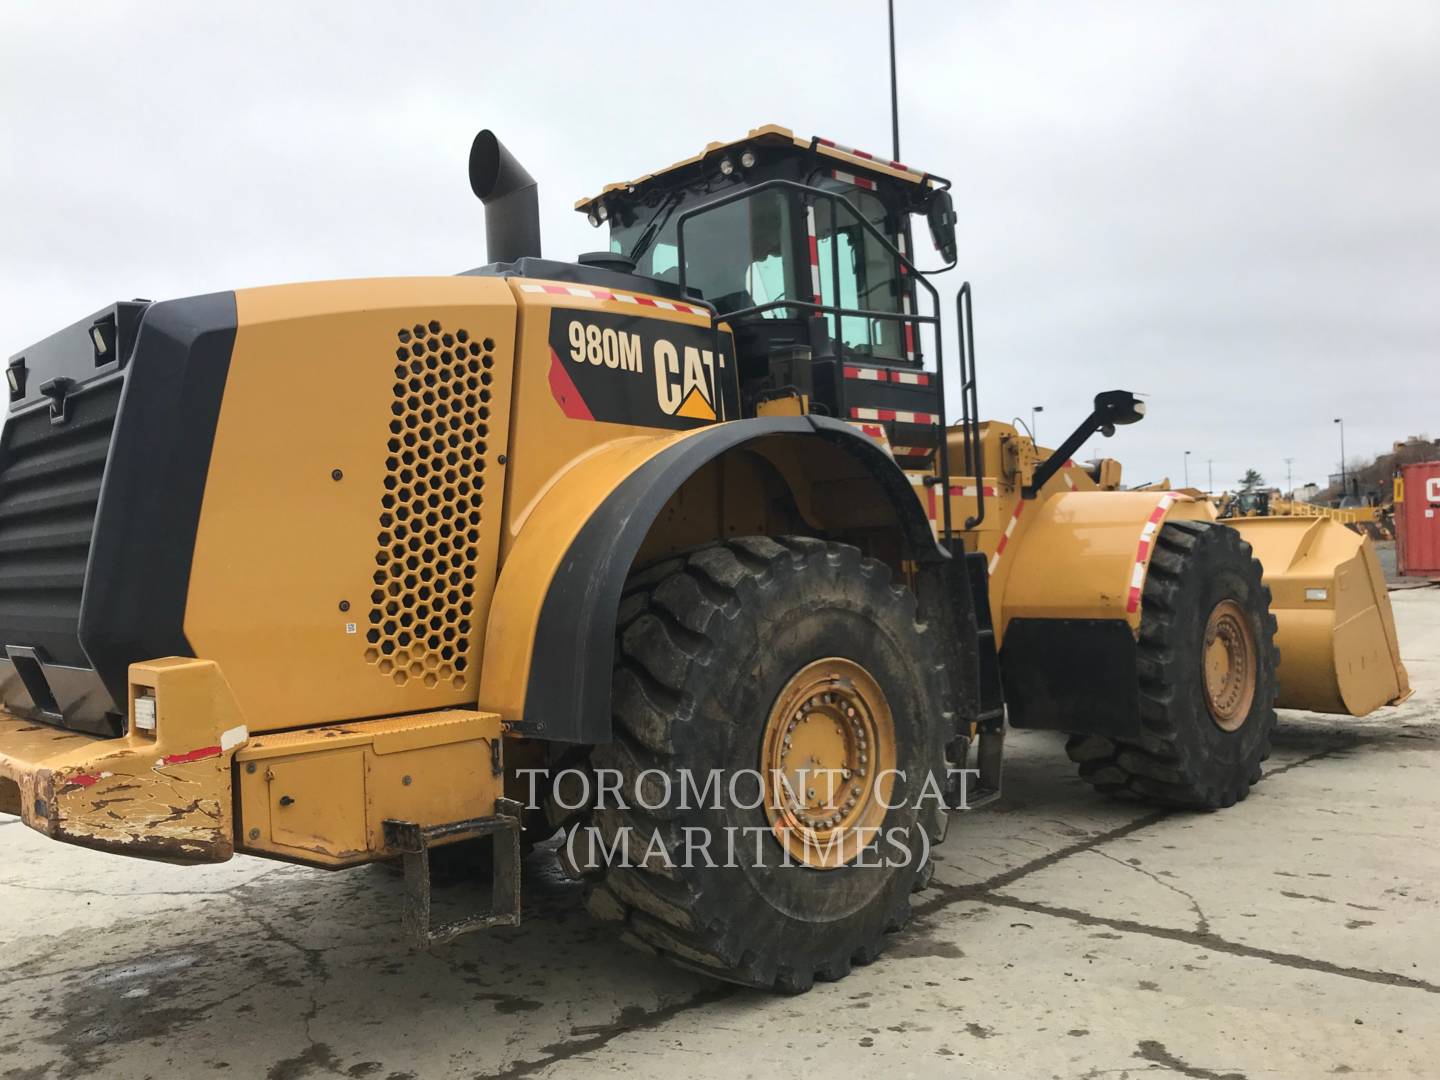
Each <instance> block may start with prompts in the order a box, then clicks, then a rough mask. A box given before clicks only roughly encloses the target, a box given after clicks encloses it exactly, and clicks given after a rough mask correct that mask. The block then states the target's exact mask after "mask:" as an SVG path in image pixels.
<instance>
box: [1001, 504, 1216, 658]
mask: <svg viewBox="0 0 1440 1080" xmlns="http://www.w3.org/2000/svg"><path fill="white" fill-rule="evenodd" d="M1037 501H1038V502H1039V505H1036V502H1037ZM1214 517H1215V511H1214V508H1213V507H1211V506H1210V504H1209V503H1208V502H1206V501H1204V500H1196V499H1192V498H1191V497H1189V496H1188V495H1182V494H1180V493H1179V492H1175V491H1070V492H1062V493H1059V494H1056V495H1051V496H1050V497H1049V498H1047V499H1044V500H1043V501H1039V500H1031V501H1030V502H1028V503H1027V502H1025V501H1023V500H1022V501H1018V502H1016V504H1015V505H1014V507H1013V508H1011V515H1010V522H1011V523H1007V526H1006V532H1005V533H1002V535H1001V539H1000V541H999V542H998V544H997V546H996V547H995V549H994V551H993V553H992V554H991V557H990V582H991V586H990V603H991V605H992V611H994V613H995V616H996V618H995V623H996V629H997V635H996V636H997V642H1000V643H1003V640H1004V636H1005V632H1006V630H1007V629H1008V628H1009V625H1010V622H1011V620H1013V619H1016V618H1026V619H1115V620H1118V621H1122V622H1124V623H1125V624H1126V625H1128V626H1129V627H1130V629H1131V631H1132V632H1138V631H1139V629H1140V614H1141V612H1140V597H1141V595H1142V593H1143V592H1144V585H1145V574H1146V573H1147V572H1148V570H1149V566H1150V554H1151V551H1152V550H1153V548H1154V539H1155V536H1156V534H1157V533H1159V531H1160V529H1161V528H1162V527H1163V526H1164V524H1165V522H1166V521H1169V520H1194V519H1199V520H1202V521H1213V520H1214Z"/></svg>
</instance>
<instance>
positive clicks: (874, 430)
mask: <svg viewBox="0 0 1440 1080" xmlns="http://www.w3.org/2000/svg"><path fill="white" fill-rule="evenodd" d="M850 426H851V427H853V428H859V429H860V433H861V434H862V435H869V436H870V438H872V439H879V440H880V441H881V442H886V441H888V440H887V439H886V437H885V429H884V428H883V427H881V426H880V425H879V424H851V425H850Z"/></svg>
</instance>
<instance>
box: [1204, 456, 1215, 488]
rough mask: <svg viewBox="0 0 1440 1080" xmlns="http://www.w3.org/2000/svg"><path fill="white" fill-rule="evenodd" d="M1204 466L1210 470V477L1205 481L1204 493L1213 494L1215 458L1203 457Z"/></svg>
mask: <svg viewBox="0 0 1440 1080" xmlns="http://www.w3.org/2000/svg"><path fill="white" fill-rule="evenodd" d="M1205 467H1206V468H1207V469H1209V470H1210V472H1209V476H1210V479H1209V480H1207V481H1205V494H1206V495H1213V494H1215V459H1214V458H1206V459H1205Z"/></svg>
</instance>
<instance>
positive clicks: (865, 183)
mask: <svg viewBox="0 0 1440 1080" xmlns="http://www.w3.org/2000/svg"><path fill="white" fill-rule="evenodd" d="M830 175H831V176H833V177H835V179H836V180H839V181H840V182H841V183H842V184H854V185H855V186H856V187H858V188H864V189H865V190H866V191H874V190H875V181H874V180H867V179H866V178H865V177H863V176H856V175H855V174H854V173H848V172H841V171H840V170H839V169H831V170H830Z"/></svg>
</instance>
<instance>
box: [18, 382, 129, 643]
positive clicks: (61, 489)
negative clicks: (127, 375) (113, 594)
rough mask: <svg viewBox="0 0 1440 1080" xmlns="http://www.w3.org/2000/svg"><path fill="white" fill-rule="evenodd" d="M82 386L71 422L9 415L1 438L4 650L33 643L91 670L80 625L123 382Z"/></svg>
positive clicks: (69, 408) (74, 397) (72, 401)
mask: <svg viewBox="0 0 1440 1080" xmlns="http://www.w3.org/2000/svg"><path fill="white" fill-rule="evenodd" d="M123 385H124V384H123V379H122V378H121V377H120V376H118V375H117V376H115V377H113V378H108V379H104V380H101V381H97V382H95V383H92V384H90V385H88V386H84V387H80V388H78V389H76V390H75V391H74V392H73V393H72V394H71V395H70V397H69V398H68V399H67V401H66V403H65V411H66V421H65V423H63V424H52V423H51V422H50V409H49V407H48V406H42V407H40V408H33V409H30V410H28V411H27V412H25V413H23V414H21V415H11V416H8V417H6V419H5V430H4V434H3V438H0V646H4V645H32V646H38V647H39V648H42V649H43V650H44V652H45V655H46V656H47V657H48V659H49V660H50V661H51V662H53V663H56V664H64V665H68V666H71V667H89V666H90V664H89V661H88V660H87V659H86V657H85V654H84V653H83V652H82V651H81V648H80V640H79V636H78V629H79V624H80V597H81V593H82V591H83V589H84V585H85V566H86V563H87V561H88V559H89V555H90V540H91V535H92V534H93V532H94V528H95V510H96V506H97V504H98V502H99V499H100V481H101V479H102V478H103V476H104V474H105V459H106V456H107V455H108V453H109V450H110V433H111V431H112V430H113V428H114V426H115V414H116V411H117V409H118V407H119V403H120V390H121V387H122V386H123Z"/></svg>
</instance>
